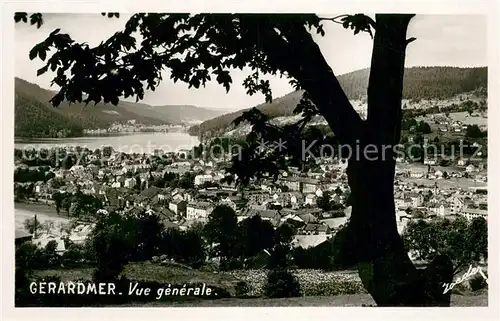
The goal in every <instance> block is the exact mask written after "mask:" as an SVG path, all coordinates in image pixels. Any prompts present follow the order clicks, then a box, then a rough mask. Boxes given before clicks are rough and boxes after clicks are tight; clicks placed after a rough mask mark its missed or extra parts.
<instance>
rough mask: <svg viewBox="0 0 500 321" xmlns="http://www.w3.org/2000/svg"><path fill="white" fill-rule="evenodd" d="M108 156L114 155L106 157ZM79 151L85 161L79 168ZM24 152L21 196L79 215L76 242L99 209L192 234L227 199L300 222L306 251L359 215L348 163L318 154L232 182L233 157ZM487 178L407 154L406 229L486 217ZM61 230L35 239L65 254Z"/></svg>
mask: <svg viewBox="0 0 500 321" xmlns="http://www.w3.org/2000/svg"><path fill="white" fill-rule="evenodd" d="M30 152H33V153H42V154H43V153H45V156H47V153H48V154H51V153H52V154H54V155H55V154H57V155H61V153H62V154H65V156H64V158H63V159H62V161H57V163H58V164H57V166H55V167H52V166H50V165H48V164H49V163H50V160H51V159H52V160H54V159H55V156H52V157H44V159H49V161H47V162H46V163H47V164H44V165H41V166H33V165H30V166H28V165H27V164H26V163H36V160H33V159H34V158H33V157H29V159H30V161H29V162H23V159H22V157H19V156H22V155H24V154H26V153H28V154H29V153H30ZM105 153H107V156H108V157H106V160H105V161H102V159H101V158H104V154H105ZM77 154H78V162H79V163H78V164H74V165H72V163H73V161H74V160H73V159H74V158H75V157H76V156H75V155H77ZM16 155H17V156H18V157H17V159H16V168H15V173H14V177H15V182H14V189H15V197H16V202H27V203H35V204H46V205H47V206H50V207H53V208H54V211H57V213H58V215H59V216H61V217H69V218H72V219H76V220H78V222H79V224H77V225H76V226H75V228H74V230H73V231H71V232H69V239H70V240H71V241H72V242H84V240H85V237H84V235H86V234H85V233H87V234H88V233H89V232H90V230H91V228H90V226H91V224H92V217H94V216H95V215H96V213H92V212H91V211H95V212H97V211H99V210H101V211H102V210H104V211H107V212H113V211H119V212H122V213H133V212H134V211H141V210H146V211H148V212H149V213H155V214H157V215H159V216H160V217H161V218H162V222H163V223H164V225H165V227H166V228H167V227H168V228H177V229H180V230H186V229H188V228H189V227H190V226H192V225H193V224H197V223H202V224H203V223H206V222H207V220H208V218H209V216H210V214H211V212H212V211H213V209H214V208H215V207H217V206H218V205H227V206H229V207H230V208H232V209H233V210H234V211H235V213H236V215H237V218H238V222H240V221H242V220H244V219H246V218H249V217H252V216H256V215H258V216H260V217H261V218H262V220H266V221H269V222H270V223H271V224H272V225H273V226H274V227H275V228H277V227H278V226H280V225H281V224H283V223H284V222H287V221H290V220H291V221H293V222H294V223H295V224H294V226H296V227H297V229H296V233H295V236H294V240H293V245H294V246H295V247H302V248H304V249H307V248H311V247H315V246H317V245H319V244H321V243H323V242H325V241H327V240H328V239H329V238H331V237H332V236H334V235H335V233H336V231H338V230H339V229H340V228H341V227H343V226H344V225H345V224H346V222H347V221H348V219H349V215H350V205H349V186H348V184H347V175H346V173H345V169H346V167H347V163H346V162H345V161H343V160H339V159H336V158H335V159H326V158H324V159H319V160H317V166H316V167H315V168H314V169H311V170H309V171H308V172H301V171H300V170H299V169H298V168H293V167H291V168H289V170H287V171H284V170H283V171H281V172H280V175H279V177H278V179H277V180H273V179H272V178H270V177H269V178H264V179H261V180H256V181H253V182H252V183H251V184H250V185H249V186H245V187H238V186H236V185H235V183H234V182H233V183H228V182H225V179H224V178H225V177H226V176H227V173H226V171H225V168H226V166H227V165H228V161H225V160H224V159H225V158H224V157H218V158H217V159H207V158H206V157H203V156H202V155H199V156H200V157H193V151H192V150H181V151H178V152H175V153H174V152H170V153H166V154H163V153H162V151H159V150H156V151H155V153H154V154H153V155H146V154H125V153H120V152H115V151H113V150H111V149H110V148H105V149H103V150H102V151H100V150H96V151H91V150H86V149H83V148H68V149H60V150H58V153H56V150H51V151H49V150H46V151H19V150H17V151H16ZM38 155H39V154H38ZM194 156H196V155H194ZM230 157H231V155H228V156H227V158H226V159H230ZM486 181H487V176H486V171H485V162H484V161H479V162H471V161H467V160H465V159H459V160H457V161H456V162H455V163H454V164H453V166H448V167H446V168H443V167H441V166H438V165H436V162H435V161H433V162H430V161H429V160H425V161H424V163H423V164H420V165H417V164H408V163H407V162H406V161H405V160H404V159H402V158H398V160H397V166H396V179H395V182H394V184H395V191H396V193H395V204H396V208H397V212H396V216H397V224H398V231H399V232H400V233H402V232H403V231H404V229H405V226H406V225H407V223H408V222H409V221H411V220H415V219H426V220H432V219H434V218H451V219H453V218H455V217H457V216H463V217H465V218H467V219H468V220H472V219H473V218H476V217H482V218H484V219H487V188H486V184H485V183H486ZM75 195H82V196H87V197H85V198H84V199H85V200H86V201H87V202H89V203H92V204H94V206H83V207H78V206H75V204H71V200H75V198H74V197H73V198H72V197H71V196H75ZM95 204H99V205H97V207H96V205H95ZM56 230H57V229H55V228H53V229H51V230H50V231H46V233H41V232H38V233H36V235H34V236H33V237H34V238H35V239H34V240H33V241H34V242H36V243H37V244H40V246H43V245H46V244H47V242H49V241H50V240H55V241H56V242H57V243H58V247H57V249H58V251H60V252H61V253H62V252H64V250H65V244H64V239H65V238H66V236H67V235H65V234H64V233H62V234H61V233H60V232H59V233H58V232H57V231H56Z"/></svg>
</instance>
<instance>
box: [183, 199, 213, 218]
mask: <svg viewBox="0 0 500 321" xmlns="http://www.w3.org/2000/svg"><path fill="white" fill-rule="evenodd" d="M212 211H213V206H212V204H211V203H208V202H197V203H189V204H188V205H187V207H186V218H187V219H188V220H195V219H207V218H208V215H210V213H212Z"/></svg>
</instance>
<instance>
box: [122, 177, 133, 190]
mask: <svg viewBox="0 0 500 321" xmlns="http://www.w3.org/2000/svg"><path fill="white" fill-rule="evenodd" d="M135 182H136V181H135V178H127V179H126V180H125V182H124V183H123V186H124V187H127V188H134V186H135Z"/></svg>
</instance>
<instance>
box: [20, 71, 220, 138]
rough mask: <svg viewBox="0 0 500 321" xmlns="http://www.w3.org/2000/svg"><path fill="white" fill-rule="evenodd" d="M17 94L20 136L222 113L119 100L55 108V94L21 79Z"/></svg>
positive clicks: (76, 132)
mask: <svg viewBox="0 0 500 321" xmlns="http://www.w3.org/2000/svg"><path fill="white" fill-rule="evenodd" d="M15 93H16V96H15V97H16V99H15V116H16V117H15V122H16V126H15V135H16V136H18V137H57V136H55V135H53V134H54V133H55V132H59V131H60V130H61V129H64V128H66V129H68V130H67V131H66V134H67V135H69V136H75V135H81V132H82V128H83V129H96V128H107V127H109V126H110V125H111V124H112V123H125V122H127V121H129V120H136V122H137V123H140V124H144V125H164V124H172V125H184V124H189V123H192V122H201V121H204V120H207V119H210V118H213V117H217V116H219V115H221V114H222V113H223V112H221V111H220V110H211V109H206V108H202V107H196V106H179V105H165V106H150V105H147V104H139V103H132V102H126V101H120V102H119V103H118V105H117V106H113V105H111V104H97V105H96V106H94V105H92V104H89V105H87V106H85V104H79V103H76V104H71V105H69V104H68V103H67V102H63V103H62V104H61V105H60V106H58V107H57V108H54V107H52V105H51V104H50V103H49V101H50V99H51V98H52V96H53V95H54V92H53V91H50V90H47V89H43V88H40V87H39V86H38V85H35V84H32V83H30V82H27V81H25V80H23V79H20V78H15ZM65 126H68V127H65ZM74 126H76V127H74ZM56 128H57V129H58V130H56ZM76 128H79V130H76ZM70 129H71V130H70Z"/></svg>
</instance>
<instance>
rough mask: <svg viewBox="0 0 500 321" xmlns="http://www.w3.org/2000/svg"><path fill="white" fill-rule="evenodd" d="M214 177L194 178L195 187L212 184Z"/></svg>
mask: <svg viewBox="0 0 500 321" xmlns="http://www.w3.org/2000/svg"><path fill="white" fill-rule="evenodd" d="M212 181H213V177H212V175H196V176H195V178H194V185H203V184H204V183H208V182H212Z"/></svg>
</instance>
